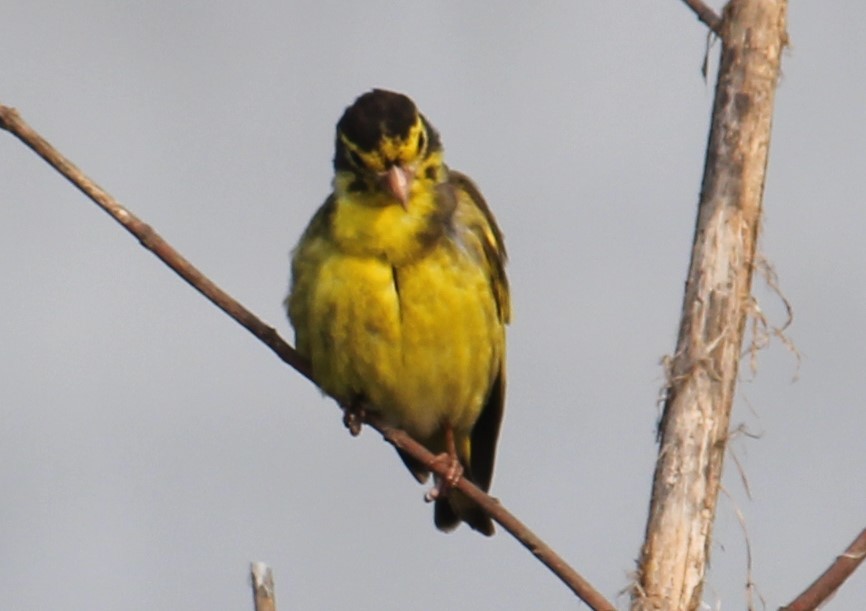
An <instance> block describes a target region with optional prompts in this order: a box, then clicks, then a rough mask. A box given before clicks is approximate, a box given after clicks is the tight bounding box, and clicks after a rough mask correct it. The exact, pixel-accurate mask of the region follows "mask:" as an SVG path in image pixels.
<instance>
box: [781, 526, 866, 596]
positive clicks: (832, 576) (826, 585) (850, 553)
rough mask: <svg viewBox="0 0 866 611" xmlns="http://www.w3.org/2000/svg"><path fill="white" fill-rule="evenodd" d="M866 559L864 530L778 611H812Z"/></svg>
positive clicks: (865, 535) (865, 530) (865, 534)
mask: <svg viewBox="0 0 866 611" xmlns="http://www.w3.org/2000/svg"><path fill="white" fill-rule="evenodd" d="M864 558H866V529H863V531H862V532H861V533H860V534H859V535H857V538H856V539H854V541H853V542H852V543H851V545H849V546H848V549H846V550H845V551H844V552H843V553H842V555H841V556H838V557H837V558H836V561H835V562H833V564H831V565H830V567H829V568H828V569H827V570H826V571H824V572H823V573H822V574H821V576H820V577H818V579H816V580H815V581H814V582H813V583H812V585H810V586H809V587H808V588H806V589H805V590H804V591H803V593H802V594H800V595H799V596H798V597H797V598H796V599H794V601H793V602H792V603H791V604H789V605H787V606H785V607H781V608H780V609H779V611H812V609H817V608H818V607H819V606H820V605H822V604H823V603H824V602H825V601H826V600H827V599H828V598H830V597H831V596H832V595H833V594H834V593H835V592H836V590H838V589H839V586H841V585H842V583H843V582H844V581H845V580H846V579H848V577H850V576H851V574H852V573H853V572H854V571H855V570H857V567H858V566H860V564H861V563H862V562H863V559H864Z"/></svg>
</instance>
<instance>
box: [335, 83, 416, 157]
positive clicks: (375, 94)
mask: <svg viewBox="0 0 866 611" xmlns="http://www.w3.org/2000/svg"><path fill="white" fill-rule="evenodd" d="M417 120H418V109H417V108H416V107H415V103H414V102H413V101H412V100H410V99H409V98H408V97H406V96H405V95H403V94H402V93H395V92H393V91H385V90H384V89H374V90H373V91H369V92H367V93H365V94H364V95H362V96H361V97H359V98H358V99H357V100H355V103H354V104H352V105H351V106H349V108H347V109H346V112H344V113H343V117H342V118H341V119H340V122H339V123H337V130H338V131H339V132H342V133H343V134H344V135H345V136H346V138H348V139H349V140H350V141H351V142H352V143H354V144H355V145H356V146H358V147H359V148H360V149H362V150H365V151H372V150H373V149H375V148H376V145H377V144H379V140H380V139H381V137H382V136H383V135H384V136H404V137H405V136H408V135H409V130H410V128H411V127H412V126H413V125H414V124H415V122H416V121H417Z"/></svg>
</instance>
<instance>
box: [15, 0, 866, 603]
mask: <svg viewBox="0 0 866 611" xmlns="http://www.w3.org/2000/svg"><path fill="white" fill-rule="evenodd" d="M864 17H866V8H864V5H863V4H862V3H860V2H855V1H854V0H840V1H838V2H834V3H827V2H818V1H817V0H803V1H801V2H794V3H792V6H791V13H790V35H791V41H792V47H791V49H790V50H789V51H788V53H786V55H785V57H784V61H783V72H784V77H783V79H782V81H781V84H780V88H779V91H778V96H777V112H776V115H775V122H774V123H775V125H774V136H773V143H772V147H771V153H770V165H769V174H768V180H767V191H766V200H765V211H766V217H765V222H764V231H763V235H762V238H761V243H760V248H761V252H762V253H763V254H764V256H765V257H766V258H767V259H768V260H769V261H770V262H771V263H772V264H773V266H774V267H775V269H776V271H777V272H778V274H779V276H780V282H781V286H782V289H783V291H784V292H785V294H786V296H787V297H788V299H789V300H790V302H791V303H792V304H793V307H794V310H795V316H796V319H795V322H794V325H793V326H792V328H791V329H790V330H789V335H790V337H791V339H792V340H793V341H794V342H796V345H797V347H798V348H799V350H800V351H801V353H802V355H803V358H802V363H801V364H800V367H799V381H797V382H796V383H792V378H793V377H794V375H795V373H797V362H796V359H795V358H794V357H793V356H792V355H791V354H790V353H789V352H788V351H787V350H786V349H785V348H784V347H783V346H781V345H780V344H779V343H778V342H774V343H773V344H772V346H771V347H770V349H769V350H767V351H765V352H762V353H761V356H760V363H759V371H758V373H757V375H756V376H751V375H750V374H748V373H746V374H745V375H744V379H743V382H742V383H741V385H740V387H739V392H738V399H737V406H736V409H735V413H734V417H733V423H734V425H738V424H740V423H744V424H745V425H746V426H747V427H748V429H749V430H750V431H752V432H755V433H759V434H760V435H761V438H760V439H757V440H755V439H747V438H745V437H740V438H738V439H736V440H735V441H734V442H733V444H732V446H731V449H732V450H733V451H734V452H736V454H737V456H738V458H739V460H740V462H741V464H742V465H743V467H744V469H745V471H746V473H747V475H748V479H749V485H750V489H751V492H752V499H751V500H749V499H747V498H746V495H745V492H744V489H743V485H742V483H741V482H740V479H739V476H738V475H737V472H736V469H735V468H734V464H733V463H732V462H731V461H730V460H729V461H728V464H727V467H726V476H725V487H726V490H727V492H728V493H730V495H731V497H732V498H733V500H729V499H728V498H722V499H721V500H720V505H719V517H718V524H717V528H716V534H715V542H714V545H713V559H712V570H711V573H710V576H709V579H708V582H707V587H706V589H705V601H706V603H707V605H709V607H710V608H713V609H715V608H716V605H720V606H721V608H722V609H742V608H744V603H743V601H744V583H745V581H746V567H745V551H744V543H743V535H742V533H741V531H740V527H739V525H738V522H737V518H736V511H737V509H738V510H740V511H742V513H743V515H744V517H745V520H746V524H747V527H748V530H749V535H750V540H751V543H752V557H753V579H754V581H755V582H756V584H757V586H758V587H759V589H760V592H761V593H762V594H763V595H764V597H765V598H766V600H767V603H768V606H769V608H775V607H778V606H779V605H780V604H783V603H785V602H787V601H788V600H789V599H790V598H792V597H793V596H794V595H795V594H796V593H797V592H799V591H800V590H801V589H802V588H803V587H804V586H805V585H807V584H808V583H809V582H810V581H811V580H812V579H813V578H814V577H815V576H817V575H818V573H819V572H820V571H821V570H823V569H824V568H825V567H826V565H827V564H828V563H829V562H830V561H831V560H832V559H833V558H834V557H835V556H836V554H838V553H839V552H841V550H842V549H844V547H845V546H846V545H847V544H848V542H849V541H850V540H851V539H852V538H853V537H854V536H855V535H856V534H857V533H858V532H859V531H860V530H861V529H862V528H863V527H864V515H866V486H864V484H863V481H862V477H863V476H862V474H863V471H864V468H866V444H864V442H863V431H864V430H866V416H864V413H866V410H864V408H863V403H864V400H863V395H864V388H866V376H864V365H866V357H864V350H863V346H864V345H866V322H864V321H866V265H864V261H866V246H864V241H863V239H862V234H863V230H862V228H863V227H864V225H866V207H864V206H863V203H862V200H863V196H864V193H866V172H864V168H866V153H864V150H866V147H864V143H866V87H864V84H863V78H862V77H863V75H864V74H866V54H864V53H863V52H862V44H861V41H862V36H861V34H860V29H861V25H862V23H863V21H864ZM705 41H706V33H705V29H704V28H703V26H702V25H701V24H699V23H698V22H697V21H696V20H695V19H694V17H693V15H692V14H691V13H690V12H689V11H688V9H687V8H686V7H685V6H684V5H683V4H682V3H681V2H678V1H676V0H667V1H665V2H649V1H647V0H642V1H638V2H634V3H631V4H629V6H628V7H627V8H626V7H625V5H624V4H623V3H614V2H598V1H597V2H580V3H576V2H564V1H563V2H540V3H532V4H531V5H530V4H525V3H524V4H514V5H511V6H508V7H507V8H506V7H505V6H504V5H500V6H496V5H491V4H487V5H483V6H482V5H481V4H480V3H478V4H477V5H470V4H468V3H463V2H456V1H448V2H428V3H397V2H385V1H372V2H365V3H325V2H253V3H238V2H223V1H215V2H203V1H196V2H185V3H177V2H165V1H156V2H126V3H116V2H105V1H104V0H92V1H71V2H40V1H35V2H34V1H25V0H11V2H7V3H6V4H5V5H4V8H3V23H2V24H0V57H3V58H4V60H3V61H2V62H0V102H2V103H4V104H8V105H12V106H15V107H17V108H18V109H19V110H20V111H21V113H22V114H23V116H24V117H25V118H26V120H28V121H29V122H30V123H31V124H32V125H33V126H34V127H35V128H36V129H37V130H39V131H40V132H41V133H42V134H43V135H44V136H45V137H47V138H48V139H49V140H51V141H52V142H53V143H54V144H55V145H56V146H57V147H59V148H60V150H61V151H63V152H64V153H65V154H66V155H68V156H69V157H70V158H71V159H73V160H74V161H75V162H76V163H77V164H78V165H79V166H80V167H81V168H82V169H84V170H85V171H86V172H87V173H88V174H89V175H90V176H91V177H93V178H94V179H95V180H96V181H97V182H98V183H99V184H101V185H102V186H103V187H105V188H106V189H107V190H109V191H110V192H111V193H112V194H113V195H115V196H116V197H117V198H119V199H120V200H121V201H122V202H123V203H124V204H125V205H126V206H128V207H129V208H130V209H131V210H133V211H134V212H135V213H136V214H138V215H140V216H141V217H142V218H143V219H145V220H146V221H147V222H149V223H151V224H152V225H153V226H154V227H155V228H156V229H157V230H158V231H159V232H160V233H161V234H162V235H163V236H164V237H165V238H166V239H167V240H169V241H170V242H171V243H172V244H174V245H175V246H176V247H177V248H178V249H179V250H181V251H182V252H183V253H184V254H185V255H186V256H187V257H188V258H189V259H191V260H192V261H193V262H194V263H195V264H196V265H198V266H199V267H200V268H201V269H202V270H203V271H204V272H205V273H207V274H209V275H210V276H211V277H212V278H213V279H214V280H215V281H216V282H218V283H219V284H220V285H222V286H223V287H224V288H225V289H226V290H228V291H229V292H231V293H232V294H233V295H234V296H235V297H237V298H238V299H239V300H241V301H242V302H243V303H244V304H245V305H246V306H248V307H249V308H251V309H252V310H253V311H255V312H256V313H257V314H259V315H260V316H262V317H263V318H264V319H265V320H267V321H268V322H270V323H272V324H274V325H275V326H276V327H277V328H278V329H279V330H280V331H281V332H282V333H284V334H285V336H286V337H288V338H291V333H290V331H289V330H288V323H287V322H286V321H285V317H284V314H283V312H282V310H281V305H280V302H281V300H282V298H283V297H284V295H285V292H286V288H287V284H288V253H289V250H290V249H291V247H292V246H293V245H294V243H295V241H296V240H297V237H298V235H299V234H300V232H301V230H302V229H303V227H304V225H305V224H306V222H307V220H308V219H309V217H310V215H311V214H312V213H313V212H314V210H315V209H316V207H317V206H318V205H319V204H320V203H321V201H322V200H323V198H324V197H325V195H326V194H327V192H328V189H329V181H330V174H331V167H330V163H331V156H332V145H333V126H334V123H335V122H336V120H337V119H338V117H339V116H340V113H341V112H342V111H343V109H344V108H345V106H346V105H348V104H349V103H351V101H352V100H353V99H354V98H355V97H356V96H357V95H358V94H360V93H362V92H363V91H365V90H367V89H369V88H371V87H374V86H382V87H388V88H392V89H397V90H400V91H403V92H405V93H407V94H409V95H411V96H412V97H413V98H414V99H415V100H416V102H417V103H418V105H419V106H420V107H421V109H422V111H423V112H425V114H426V115H427V116H428V117H429V118H430V120H431V121H432V122H433V123H434V124H435V125H436V126H437V127H438V128H439V130H440V132H441V134H442V138H443V141H444V144H445V147H446V152H447V159H448V161H449V163H450V164H451V165H452V166H453V167H455V168H458V169H460V170H462V171H464V172H467V173H468V174H470V175H471V176H473V177H474V178H475V180H476V181H477V182H478V184H479V185H480V187H481V189H482V191H483V192H484V194H485V195H486V197H487V199H488V201H489V202H490V204H491V206H492V207H493V209H494V211H495V213H496V215H497V218H498V219H499V221H500V224H501V226H502V227H503V229H504V231H505V234H506V240H507V246H508V249H509V254H510V256H511V263H510V266H509V274H510V279H511V284H512V287H513V298H514V310H515V317H514V323H513V325H512V326H511V328H510V334H509V389H508V393H509V394H508V401H507V414H506V420H505V423H504V428H503V434H502V439H501V444H500V452H499V459H498V464H497V473H496V476H495V479H494V485H493V492H494V494H495V495H496V496H498V497H500V498H501V500H502V501H503V503H505V504H506V505H507V506H508V507H509V508H511V509H512V510H513V511H514V512H515V513H516V514H517V515H518V516H519V517H520V518H521V519H522V520H524V521H525V522H526V523H527V524H528V525H530V526H531V527H533V528H535V529H536V530H537V532H538V533H539V534H540V535H541V536H542V537H544V538H545V539H546V540H547V541H548V542H549V543H550V544H551V545H553V546H554V547H555V548H556V549H557V550H558V551H559V552H560V553H561V554H562V555H563V556H564V557H565V558H566V559H568V560H569V561H570V562H571V563H572V564H573V565H574V566H575V568H576V569H577V570H578V571H580V572H581V573H582V574H583V575H584V576H586V577H587V578H588V579H589V580H590V581H591V582H592V583H593V584H594V585H595V586H596V587H597V588H598V589H600V590H601V591H602V592H603V593H604V594H605V595H607V596H608V597H609V598H611V599H615V598H616V597H617V593H618V592H619V591H620V590H621V589H623V588H624V587H626V586H627V585H628V583H629V572H630V571H631V570H633V568H634V559H635V558H636V557H637V555H638V551H639V546H640V543H641V540H642V535H643V528H644V523H645V518H646V508H647V502H648V494H649V489H650V482H651V475H652V469H653V464H654V460H655V452H656V446H655V437H654V427H655V421H656V418H657V414H658V410H657V407H656V398H657V395H658V391H659V388H660V386H661V384H662V379H663V373H662V368H661V366H660V365H659V360H660V359H661V358H662V356H663V355H665V354H668V353H670V352H671V351H672V350H673V346H674V341H675V334H676V328H677V322H678V319H679V308H680V303H681V299H682V288H683V282H684V279H685V271H686V266H687V263H688V255H689V249H690V245H691V239H692V230H693V226H694V216H695V206H696V201H697V193H698V189H699V185H700V175H701V170H702V166H703V155H704V146H705V141H706V134H707V130H708V117H709V110H710V105H711V102H712V93H713V82H712V76H713V75H711V80H710V83H709V84H708V83H705V82H704V81H703V80H702V78H701V75H700V66H701V62H702V58H703V53H704V48H705ZM717 51H718V47H717V46H716V47H713V48H712V50H711V57H712V58H713V59H715V58H716V56H717ZM0 185H2V189H0V297H2V302H3V304H4V315H3V316H2V318H0V343H2V345H3V349H2V350H0V465H2V466H0V490H2V491H3V502H2V503H0V607H2V608H3V609H15V610H19V609H20V610H29V609H88V610H101V609H114V608H124V609H131V610H135V609H142V610H145V609H148V610H151V609H208V610H211V609H226V610H228V609H251V608H252V603H251V596H250V593H249V588H248V585H247V577H246V571H247V567H248V563H249V561H251V560H264V561H266V562H268V563H270V564H271V566H273V568H274V571H275V575H276V582H277V592H278V602H279V607H280V608H285V609H289V608H292V609H343V608H358V609H365V608H376V609H382V610H390V609H394V610H396V609H430V608H443V609H445V608H447V609H560V608H574V607H575V604H574V603H575V601H574V599H573V598H572V596H571V594H570V593H569V592H568V591H567V590H566V589H565V588H564V587H562V586H561V585H560V584H559V583H558V582H557V581H556V580H555V579H554V578H553V577H552V576H551V575H549V574H548V573H547V571H546V569H544V568H543V567H542V566H541V565H540V564H539V563H538V562H536V561H535V560H534V559H533V558H532V557H531V556H530V555H529V554H528V553H527V552H526V551H525V550H524V549H523V548H521V547H520V546H519V545H517V544H516V543H515V542H514V541H513V540H512V539H511V538H510V537H509V536H508V535H507V534H505V533H503V532H501V531H500V532H499V533H498V534H497V536H495V537H494V538H492V539H489V540H488V539H484V538H483V537H480V536H479V535H477V534H476V533H473V532H471V531H469V530H468V529H466V528H461V529H460V530H458V531H457V532H456V533H454V534H452V535H448V536H446V535H442V534H440V533H439V532H437V531H436V530H435V529H434V528H433V525H432V512H431V508H430V507H429V506H427V505H425V504H424V503H423V502H422V495H423V493H424V489H423V488H422V487H419V486H418V485H417V484H416V483H415V482H414V480H413V479H412V478H411V477H409V476H408V475H407V474H406V472H405V470H404V468H403V466H402V465H401V464H400V462H399V460H398V459H397V457H396V456H395V455H394V452H393V451H392V450H391V449H390V448H389V447H387V446H386V445H385V444H383V442H382V441H381V440H380V439H379V438H378V436H377V435H376V434H375V433H373V432H369V431H367V432H365V433H364V434H363V435H362V436H361V437H360V438H359V439H353V438H351V437H350V436H349V435H348V434H347V433H346V432H345V430H344V429H343V428H342V425H341V423H340V414H339V412H338V411H337V409H336V408H335V406H334V404H333V403H332V402H330V401H328V400H325V399H322V398H321V396H320V395H319V393H318V391H316V390H315V389H314V388H313V387H312V386H311V385H310V384H309V383H307V382H306V381H305V380H303V379H302V378H301V377H300V376H299V375H297V374H295V373H294V372H293V371H291V370H290V369H288V368H287V367H285V366H284V365H282V364H281V363H280V362H279V361H278V360H277V359H276V358H275V357H274V356H273V355H272V354H271V353H270V352H269V351H268V350H267V349H266V348H264V347H263V346H262V345H261V344H259V343H258V342H257V341H255V340H254V339H253V338H251V337H250V336H249V335H248V334H247V333H246V332H245V331H243V330H242V329H241V328H240V327H238V326H237V325H236V324H234V323H233V322H231V321H230V320H229V319H228V318H227V317H225V316H224V315H223V314H222V313H220V312H219V311H218V310H217V309H216V308H215V307H213V306H212V305H210V304H209V303H207V302H206V301H205V300H204V299H203V298H201V297H200V296H199V295H198V294H197V293H195V292H194V291H193V290H191V289H190V288H189V287H188V286H187V285H186V284H184V283H183V282H182V281H180V280H179V279H178V278H177V277H175V276H174V275H173V274H172V273H170V272H169V271H168V270H167V269H166V268H165V267H164V266H163V265H162V264H161V263H159V262H158V261H157V260H156V259H155V258H154V257H153V256H152V255H150V254H149V253H147V252H146V251H145V250H143V249H142V248H141V247H140V246H139V245H138V244H137V243H136V242H135V240H134V239H131V238H130V236H129V235H128V234H126V233H125V232H124V231H123V230H121V229H120V228H119V227H118V226H116V225H115V224H114V223H113V222H112V221H111V220H110V219H109V218H108V217H107V216H106V215H105V214H103V213H102V212H100V211H99V210H98V209H96V207H95V206H94V205H93V204H91V203H89V202H88V201H87V200H85V199H84V197H83V196H82V195H81V194H79V193H78V192H77V191H76V190H75V189H73V188H72V187H71V186H70V185H69V184H67V183H66V182H64V181H63V180H62V179H61V178H60V177H59V176H58V175H57V174H55V173H54V172H53V171H52V170H51V169H50V168H49V167H48V166H46V165H45V164H44V163H43V162H42V161H41V160H39V159H38V158H37V157H36V156H35V155H33V154H32V153H31V152H30V151H29V150H27V149H26V148H24V147H23V146H22V145H21V144H20V143H19V142H18V141H16V140H15V139H13V138H11V137H10V136H8V135H6V134H0ZM756 295H757V297H758V299H759V303H760V305H761V307H762V309H763V310H764V311H765V312H766V313H767V314H768V315H769V316H770V318H771V320H772V321H773V322H775V323H780V322H781V321H782V320H783V308H782V307H781V304H780V302H779V300H778V299H776V298H775V297H774V296H773V295H772V294H771V292H770V291H768V290H767V289H766V288H765V286H764V285H763V284H762V283H761V282H760V281H756ZM864 595H866V573H864V572H862V571H861V572H860V573H859V574H857V575H856V576H855V577H854V578H853V579H852V580H851V581H850V582H849V584H848V585H847V586H846V587H845V589H844V590H843V591H842V592H841V593H840V594H839V595H838V596H837V598H836V599H835V600H834V601H833V602H832V603H831V604H830V606H829V607H828V609H839V610H847V609H856V608H859V607H860V606H861V605H862V600H863V597H864ZM619 603H620V605H621V606H625V600H624V599H620V600H619Z"/></svg>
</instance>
